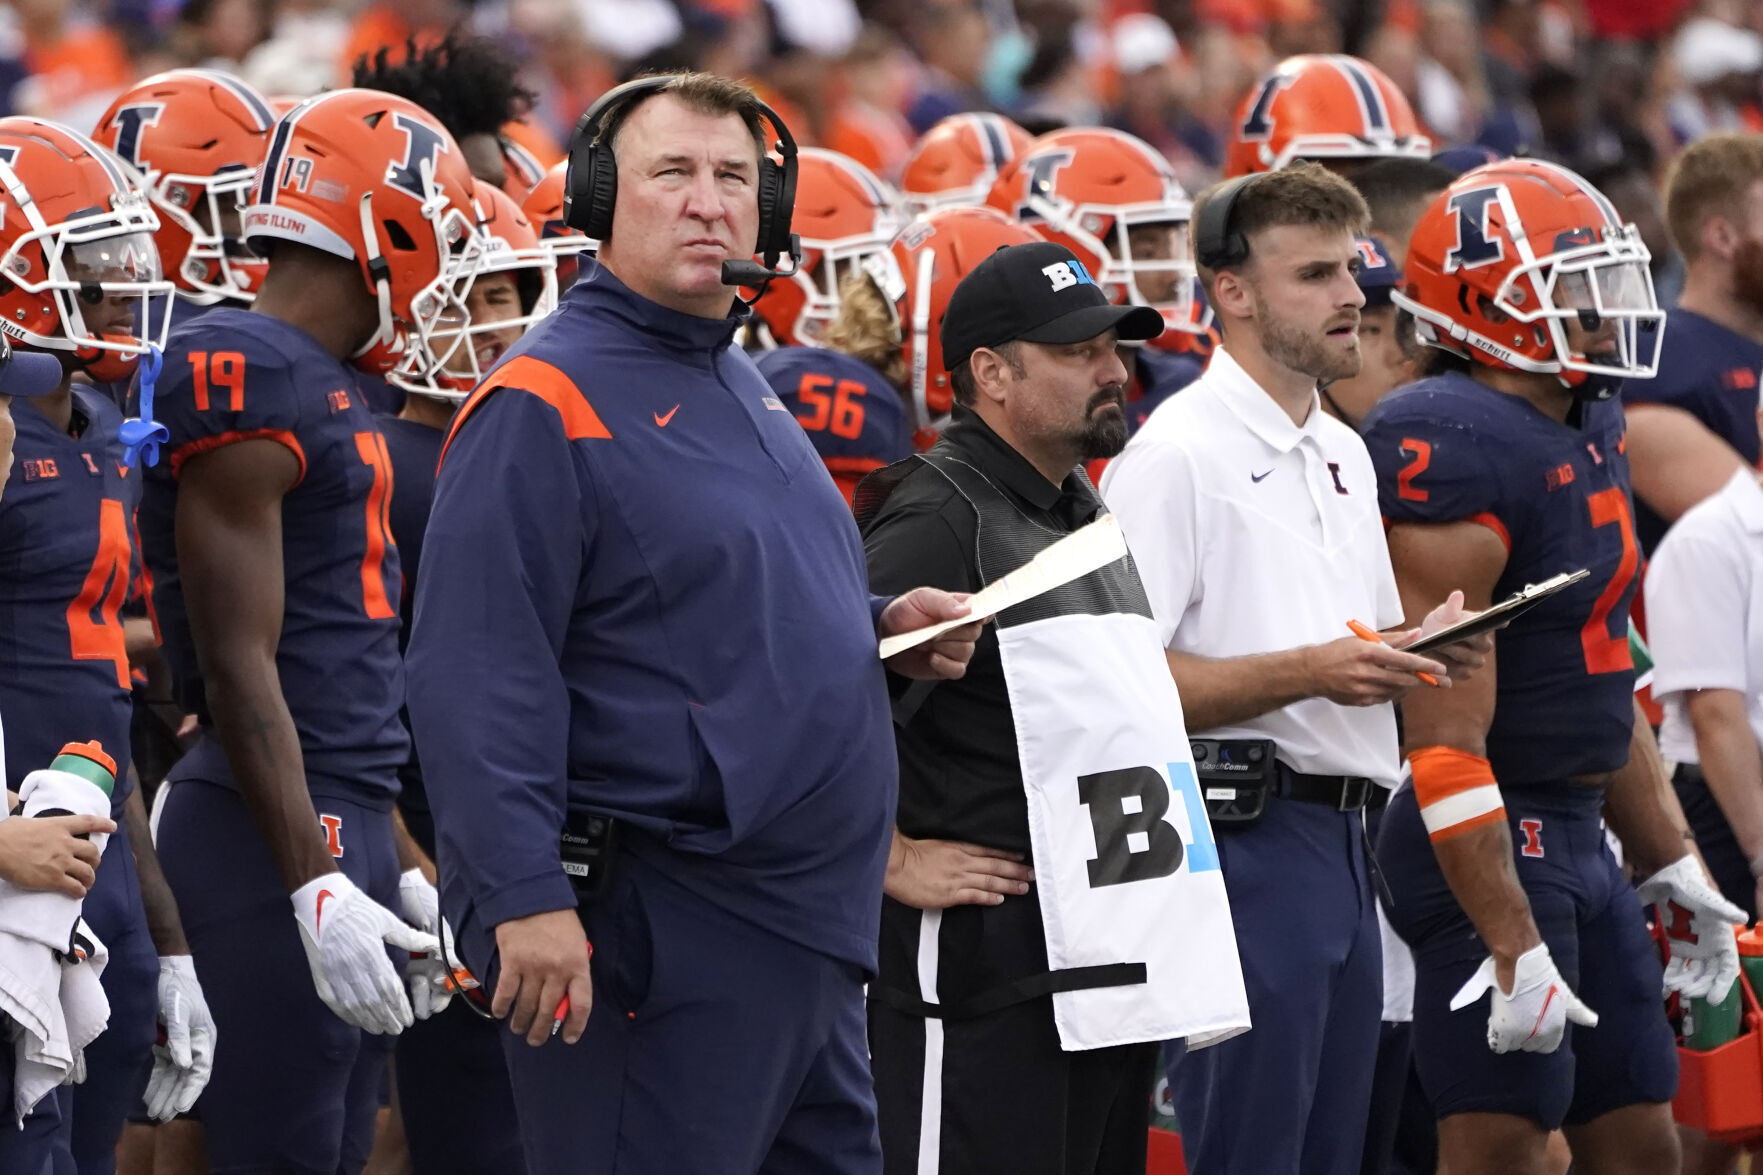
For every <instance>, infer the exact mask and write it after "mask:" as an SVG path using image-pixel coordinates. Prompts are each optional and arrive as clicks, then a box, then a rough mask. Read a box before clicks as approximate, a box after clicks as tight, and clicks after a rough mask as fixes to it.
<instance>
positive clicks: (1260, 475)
mask: <svg viewBox="0 0 1763 1175" xmlns="http://www.w3.org/2000/svg"><path fill="white" fill-rule="evenodd" d="M1272 476H1273V470H1271V469H1269V470H1268V471H1267V472H1266V473H1251V474H1250V475H1249V480H1250V481H1252V482H1254V483H1255V484H1256V485H1260V484H1261V479H1262V478H1264V477H1272Z"/></svg>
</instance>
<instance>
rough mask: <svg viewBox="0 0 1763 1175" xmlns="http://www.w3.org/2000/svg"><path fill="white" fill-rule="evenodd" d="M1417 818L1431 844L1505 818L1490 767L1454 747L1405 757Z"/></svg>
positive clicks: (1439, 748)
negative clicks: (1417, 801)
mask: <svg viewBox="0 0 1763 1175" xmlns="http://www.w3.org/2000/svg"><path fill="white" fill-rule="evenodd" d="M1408 772H1409V775H1410V776H1411V777H1412V778H1413V780H1414V798H1415V799H1417V800H1419V801H1420V819H1421V822H1422V823H1424V824H1425V825H1426V834H1427V835H1428V836H1429V837H1431V838H1432V839H1433V840H1434V841H1441V840H1445V839H1447V838H1448V837H1453V836H1456V835H1458V834H1459V833H1463V832H1469V831H1471V830H1473V829H1477V828H1480V827H1482V826H1483V825H1487V824H1492V823H1494V822H1495V821H1497V820H1504V819H1506V804H1505V801H1503V800H1502V799H1501V798H1500V785H1499V784H1498V783H1497V782H1495V780H1494V767H1493V764H1491V763H1489V762H1488V761H1487V760H1486V759H1484V758H1482V757H1481V756H1480V755H1471V754H1470V753H1469V752H1467V751H1459V750H1457V749H1456V748H1454V747H1422V748H1420V749H1419V750H1417V751H1415V752H1413V753H1412V754H1410V755H1409V756H1408Z"/></svg>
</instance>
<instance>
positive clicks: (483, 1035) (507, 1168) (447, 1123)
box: [394, 999, 526, 1175]
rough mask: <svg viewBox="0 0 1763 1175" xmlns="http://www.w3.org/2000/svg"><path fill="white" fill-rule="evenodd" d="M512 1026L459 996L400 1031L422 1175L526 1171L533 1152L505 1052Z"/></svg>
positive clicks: (407, 1124)
mask: <svg viewBox="0 0 1763 1175" xmlns="http://www.w3.org/2000/svg"><path fill="white" fill-rule="evenodd" d="M506 1034H507V1029H506V1028H505V1027H504V1026H502V1025H500V1024H496V1023H493V1022H491V1021H488V1020H482V1019H479V1018H478V1017H477V1016H475V1015H473V1014H472V1012H471V1010H470V1009H469V1008H467V1007H466V1006H465V1001H464V1000H462V999H455V1000H454V1001H453V1002H452V1003H450V1004H448V1005H447V1009H446V1010H445V1011H443V1012H442V1013H441V1014H440V1015H438V1016H431V1017H429V1018H428V1019H427V1020H420V1021H418V1022H417V1023H415V1024H413V1025H411V1026H410V1027H409V1028H407V1029H405V1030H404V1032H403V1033H401V1034H400V1035H399V1037H398V1048H397V1052H396V1054H395V1055H396V1064H395V1066H394V1068H395V1071H396V1074H397V1078H398V1111H399V1113H400V1114H401V1115H402V1116H403V1119H404V1137H405V1139H406V1140H407V1141H408V1142H409V1145H410V1161H411V1164H412V1165H413V1166H414V1167H415V1169H416V1170H417V1171H419V1172H421V1173H422V1175H477V1173H478V1172H485V1171H494V1172H497V1173H498V1175H521V1173H522V1172H523V1171H525V1170H526V1156H525V1154H524V1153H523V1152H522V1150H521V1143H520V1126H519V1124H518V1123H517V1122H516V1120H515V1115H514V1089H513V1087H512V1086H511V1085H510V1084H509V1082H508V1060H507V1058H506V1057H504V1056H503V1055H502V1037H503V1036H504V1035H506Z"/></svg>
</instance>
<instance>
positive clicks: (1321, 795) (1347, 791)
mask: <svg viewBox="0 0 1763 1175" xmlns="http://www.w3.org/2000/svg"><path fill="white" fill-rule="evenodd" d="M1376 786H1377V785H1376V784H1374V783H1372V782H1371V780H1369V779H1364V778H1362V777H1360V776H1357V775H1300V774H1298V773H1297V772H1296V771H1292V770H1290V769H1289V768H1287V767H1286V765H1285V764H1283V763H1281V764H1280V765H1279V794H1280V795H1281V796H1283V797H1285V798H1286V799H1288V800H1301V801H1303V802H1304V803H1306V804H1322V805H1324V806H1325V807H1329V808H1333V809H1334V810H1335V811H1337V812H1357V811H1359V810H1361V809H1362V808H1364V807H1365V801H1366V800H1368V799H1370V798H1371V789H1372V788H1373V787H1376Z"/></svg>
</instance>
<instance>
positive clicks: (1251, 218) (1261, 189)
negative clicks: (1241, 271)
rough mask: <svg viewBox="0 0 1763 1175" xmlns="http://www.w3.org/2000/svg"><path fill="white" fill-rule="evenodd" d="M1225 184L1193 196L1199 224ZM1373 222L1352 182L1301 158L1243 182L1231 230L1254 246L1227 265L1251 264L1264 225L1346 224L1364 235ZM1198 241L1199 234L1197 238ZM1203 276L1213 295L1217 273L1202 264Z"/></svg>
mask: <svg viewBox="0 0 1763 1175" xmlns="http://www.w3.org/2000/svg"><path fill="white" fill-rule="evenodd" d="M1221 187H1223V185H1222V184H1214V185H1213V186H1212V187H1210V188H1207V189H1206V190H1205V191H1204V192H1202V193H1200V198H1199V199H1198V200H1196V201H1195V202H1194V218H1193V220H1192V221H1191V222H1190V223H1192V224H1195V225H1198V224H1199V223H1200V222H1201V218H1202V217H1203V216H1204V215H1205V208H1206V202H1207V201H1208V200H1210V199H1212V197H1213V196H1215V195H1216V194H1217V193H1218V190H1219V188H1221ZM1370 222H1371V212H1370V210H1369V209H1367V208H1366V206H1365V198H1364V197H1363V196H1361V195H1360V194H1359V193H1358V191H1357V190H1356V189H1355V188H1354V187H1353V185H1352V184H1350V183H1348V182H1347V181H1346V180H1344V179H1342V178H1341V177H1340V176H1338V175H1336V174H1335V173H1334V172H1332V171H1330V170H1328V169H1327V168H1326V167H1323V166H1322V165H1321V164H1320V163H1300V164H1298V165H1297V166H1295V167H1288V168H1284V169H1283V170H1280V171H1269V172H1264V173H1262V174H1261V175H1258V176H1256V177H1254V178H1253V179H1251V180H1250V181H1249V182H1248V183H1246V184H1244V185H1243V187H1242V189H1241V190H1240V191H1238V193H1237V199H1236V206H1235V207H1234V208H1232V209H1231V218H1230V231H1232V232H1235V233H1238V234H1240V235H1241V236H1242V238H1243V240H1244V241H1246V242H1248V244H1249V249H1248V252H1247V253H1245V254H1244V255H1243V257H1242V259H1241V260H1240V261H1236V262H1233V263H1232V264H1230V265H1226V266H1223V267H1222V268H1225V269H1237V268H1240V267H1241V266H1243V265H1246V264H1248V262H1249V261H1251V260H1252V259H1253V258H1254V255H1255V236H1256V234H1257V233H1260V232H1262V231H1263V230H1265V229H1270V228H1279V227H1281V226H1284V225H1298V226H1305V227H1314V228H1324V229H1335V228H1338V229H1345V230H1347V231H1348V232H1350V233H1352V234H1353V235H1354V236H1356V237H1360V236H1364V235H1365V232H1366V227H1367V225H1369V224H1370ZM1195 245H1196V247H1197V246H1198V240H1197V239H1196V241H1195ZM1195 267H1196V268H1197V269H1198V270H1199V273H1200V281H1201V282H1202V283H1203V284H1204V285H1205V287H1206V297H1207V298H1208V299H1210V298H1211V297H1212V296H1213V291H1212V283H1213V281H1214V280H1216V279H1217V277H1218V275H1217V273H1216V272H1214V271H1213V270H1211V269H1209V268H1207V267H1206V266H1204V265H1200V264H1199V260H1198V258H1197V257H1196V259H1195Z"/></svg>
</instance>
